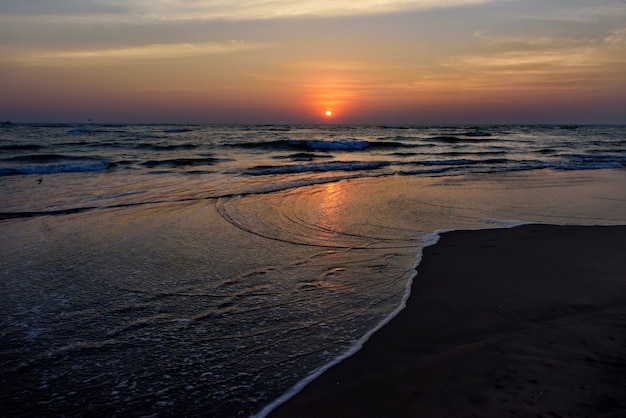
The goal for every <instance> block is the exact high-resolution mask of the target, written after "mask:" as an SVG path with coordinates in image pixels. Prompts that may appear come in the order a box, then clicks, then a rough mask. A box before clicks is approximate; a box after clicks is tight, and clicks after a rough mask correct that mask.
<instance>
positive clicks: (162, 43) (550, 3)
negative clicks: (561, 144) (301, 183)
mask: <svg viewBox="0 0 626 418" xmlns="http://www.w3.org/2000/svg"><path fill="white" fill-rule="evenodd" d="M327 112H330V115H329V116H328V115H327V114H326V113H327ZM89 119H91V120H93V121H95V122H103V123H105V122H110V123H118V122H122V123H362V124H370V123H371V124H449V123H450V124H452V123H473V124H482V123H539V124H543V123H596V124H597V123H599V124H609V123H626V0H619V1H618V0H300V1H295V0H209V1H206V0H0V120H11V121H13V122H86V121H88V120H89Z"/></svg>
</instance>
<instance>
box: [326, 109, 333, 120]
mask: <svg viewBox="0 0 626 418" xmlns="http://www.w3.org/2000/svg"><path fill="white" fill-rule="evenodd" d="M324 114H325V115H326V117H328V118H329V117H331V116H332V115H333V112H332V111H331V110H327V111H326V112H324Z"/></svg>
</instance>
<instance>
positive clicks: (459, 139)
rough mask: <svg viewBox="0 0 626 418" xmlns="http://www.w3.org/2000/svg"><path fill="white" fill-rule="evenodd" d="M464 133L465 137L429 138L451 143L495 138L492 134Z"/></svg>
mask: <svg viewBox="0 0 626 418" xmlns="http://www.w3.org/2000/svg"><path fill="white" fill-rule="evenodd" d="M462 135H464V136H463V137H461V136H447V135H445V136H433V137H430V138H427V139H428V140H429V141H437V142H450V143H455V142H476V141H491V140H493V139H492V138H491V134H489V135H468V134H462Z"/></svg>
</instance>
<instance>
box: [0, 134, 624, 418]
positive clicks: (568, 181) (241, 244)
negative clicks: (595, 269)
mask: <svg viewBox="0 0 626 418" xmlns="http://www.w3.org/2000/svg"><path fill="white" fill-rule="evenodd" d="M625 165H626V127H620V126H479V127H475V126H451V127H434V126H402V127H398V126H395V127H384V126H330V125H325V126H286V125H280V126H276V125H270V126H242V125H237V126H222V125H101V124H84V125H82V124H78V125H67V124H58V125H42V124H15V125H3V126H2V127H1V128H0V191H1V193H2V200H1V201H0V266H1V269H0V310H1V314H2V315H1V316H0V365H1V368H0V370H1V371H0V384H1V387H2V399H3V407H4V411H5V413H7V414H8V415H20V416H21V415H32V416H43V415H45V416H54V415H56V416H59V415H67V416H78V415H92V414H99V415H107V416H127V415H134V416H172V415H181V416H213V417H234V416H250V415H253V414H257V413H261V415H264V414H266V413H267V412H268V411H269V410H271V408H272V406H273V405H275V404H276V403H277V402H280V401H282V400H284V399H286V398H288V397H289V396H290V395H291V394H293V393H294V392H295V391H296V390H297V389H298V388H299V387H301V386H302V385H303V384H304V383H306V382H307V381H309V380H310V379H312V378H313V377H314V376H316V375H317V374H319V373H320V372H321V371H323V370H324V369H325V368H327V367H328V366H329V365H331V364H333V363H334V362H337V361H339V360H340V359H342V358H344V357H345V356H347V355H349V354H350V353H352V352H354V351H355V350H357V349H358V347H359V346H360V345H361V344H362V343H363V342H364V341H365V340H366V339H367V337H368V336H369V335H371V333H372V332H373V331H374V330H375V329H377V328H378V327H380V326H382V325H383V324H384V323H385V322H386V321H388V320H389V319H390V318H391V317H393V316H394V315H395V313H397V312H398V311H399V310H400V309H401V308H402V306H403V303H404V302H405V300H406V298H407V297H408V296H409V290H410V284H411V281H412V280H419V276H417V278H415V274H416V267H417V270H419V266H418V263H419V257H420V253H421V249H422V248H423V247H424V246H425V245H429V244H432V243H433V242H435V241H436V239H437V233H438V232H439V231H441V230H450V229H480V228H496V227H506V226H513V225H516V224H519V223H528V222H545V223H553V224H624V223H626V187H625V186H626V170H624V166H625ZM277 399H279V401H277ZM264 408H265V409H264Z"/></svg>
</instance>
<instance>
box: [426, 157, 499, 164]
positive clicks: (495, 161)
mask: <svg viewBox="0 0 626 418" xmlns="http://www.w3.org/2000/svg"><path fill="white" fill-rule="evenodd" d="M507 162H509V160H507V159H506V158H491V159H488V160H471V159H467V158H460V159H456V160H428V161H420V164H422V165H456V166H462V165H473V164H504V163H507Z"/></svg>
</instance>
